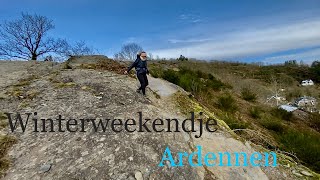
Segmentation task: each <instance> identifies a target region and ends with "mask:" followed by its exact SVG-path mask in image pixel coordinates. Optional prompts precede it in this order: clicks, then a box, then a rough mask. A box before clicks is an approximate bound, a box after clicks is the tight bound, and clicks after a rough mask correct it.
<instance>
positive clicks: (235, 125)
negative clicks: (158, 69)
mask: <svg viewBox="0 0 320 180" xmlns="http://www.w3.org/2000/svg"><path fill="white" fill-rule="evenodd" d="M222 119H223V121H224V122H225V123H227V125H228V126H229V127H230V129H246V128H248V127H249V124H248V123H246V122H243V121H239V120H238V119H237V118H235V117H234V116H232V115H230V114H226V115H225V116H223V118H222Z"/></svg>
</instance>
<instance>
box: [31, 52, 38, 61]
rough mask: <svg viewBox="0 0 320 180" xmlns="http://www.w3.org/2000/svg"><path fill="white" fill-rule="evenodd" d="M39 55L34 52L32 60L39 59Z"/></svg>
mask: <svg viewBox="0 0 320 180" xmlns="http://www.w3.org/2000/svg"><path fill="white" fill-rule="evenodd" d="M37 57H38V56H37V54H34V53H32V58H31V60H35V61H36V60H37Z"/></svg>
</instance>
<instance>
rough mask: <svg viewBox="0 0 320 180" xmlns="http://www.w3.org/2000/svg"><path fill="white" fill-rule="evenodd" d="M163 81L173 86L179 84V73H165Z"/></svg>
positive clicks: (169, 70)
mask: <svg viewBox="0 0 320 180" xmlns="http://www.w3.org/2000/svg"><path fill="white" fill-rule="evenodd" d="M162 78H163V79H165V80H167V81H169V82H172V83H173V84H178V83H179V76H178V73H177V72H176V71H174V70H172V69H168V70H166V71H164V72H163V76H162Z"/></svg>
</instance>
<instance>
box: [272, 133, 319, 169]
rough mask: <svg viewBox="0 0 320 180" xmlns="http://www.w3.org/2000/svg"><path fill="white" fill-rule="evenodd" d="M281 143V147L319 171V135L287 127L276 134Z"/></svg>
mask: <svg viewBox="0 0 320 180" xmlns="http://www.w3.org/2000/svg"><path fill="white" fill-rule="evenodd" d="M278 138H279V140H280V142H281V143H282V149H284V150H285V151H288V152H294V153H295V154H296V155H297V157H298V158H299V159H300V160H302V161H303V162H304V163H307V164H308V165H310V167H311V168H312V169H313V170H316V171H318V172H319V171H320V166H319V164H320V151H319V149H320V143H319V139H320V135H319V134H316V133H311V132H304V131H301V130H295V129H288V130H287V131H285V132H284V133H280V134H278Z"/></svg>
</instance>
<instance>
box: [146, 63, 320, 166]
mask: <svg viewBox="0 0 320 180" xmlns="http://www.w3.org/2000/svg"><path fill="white" fill-rule="evenodd" d="M150 66H151V69H152V71H151V72H152V73H153V76H156V77H161V78H164V79H166V80H168V81H170V82H173V83H175V84H177V85H180V86H181V87H183V88H184V89H186V90H188V91H190V92H191V93H192V95H193V96H194V97H195V99H196V100H197V101H199V102H200V103H201V104H203V105H205V106H206V107H208V109H210V111H213V112H215V113H216V114H217V116H218V117H219V118H221V119H223V120H224V121H225V122H226V123H227V124H228V125H229V126H230V128H231V129H233V130H234V131H235V132H236V133H237V134H238V135H240V136H242V137H243V138H245V139H248V140H251V141H254V142H255V143H256V144H260V145H262V146H264V147H266V148H268V149H271V150H279V151H285V152H286V153H287V154H290V156H292V157H293V158H296V159H299V161H301V163H303V164H305V165H307V166H309V167H311V168H313V169H314V170H316V171H320V169H319V167H320V166H319V163H320V159H319V158H320V154H319V153H320V151H319V149H320V140H319V139H320V115H319V113H318V112H319V109H320V106H319V105H320V103H319V94H320V86H319V81H318V77H319V76H318V75H317V74H318V73H319V72H320V71H319V68H318V65H317V63H315V66H312V67H310V66H306V65H297V64H279V65H269V66H261V65H259V64H247V63H239V62H223V61H213V62H206V61H152V62H151V63H150ZM307 79H313V80H314V81H315V85H312V86H301V85H300V83H301V81H302V80H307ZM301 98H313V99H314V100H315V103H314V105H313V106H312V109H316V110H317V111H316V112H309V111H308V108H309V107H310V108H311V104H307V105H310V106H306V107H304V106H301V107H299V109H296V110H294V111H293V112H287V111H285V110H283V109H280V108H278V107H279V105H290V106H292V107H295V106H296V105H295V104H294V103H295V102H296V101H297V100H299V99H301ZM277 104H278V105H277Z"/></svg>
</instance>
